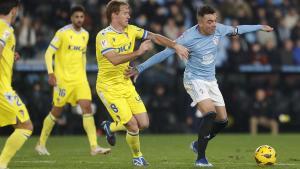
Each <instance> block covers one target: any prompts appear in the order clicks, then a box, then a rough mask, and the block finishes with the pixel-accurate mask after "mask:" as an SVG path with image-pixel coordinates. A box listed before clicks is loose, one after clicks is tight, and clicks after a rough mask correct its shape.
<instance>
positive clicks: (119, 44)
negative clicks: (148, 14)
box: [96, 0, 188, 166]
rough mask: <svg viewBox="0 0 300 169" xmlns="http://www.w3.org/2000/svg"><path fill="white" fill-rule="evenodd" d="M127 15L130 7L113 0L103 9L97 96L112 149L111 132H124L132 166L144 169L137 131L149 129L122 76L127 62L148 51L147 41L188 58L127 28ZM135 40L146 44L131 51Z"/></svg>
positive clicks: (137, 99)
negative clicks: (105, 113) (104, 18)
mask: <svg viewBox="0 0 300 169" xmlns="http://www.w3.org/2000/svg"><path fill="white" fill-rule="evenodd" d="M129 12H130V10H129V5H128V3H126V2H124V1H117V0H113V1H110V2H109V3H108V4H107V6H106V15H107V18H108V21H109V23H110V26H108V27H107V28H105V29H103V30H101V31H100V32H99V33H98V35H97V39H96V55H97V61H98V67H99V72H98V78H97V93H98V95H99V97H100V99H101V100H102V102H103V103H104V105H105V106H106V108H107V110H108V111H109V113H110V115H111V117H112V118H113V120H114V122H108V121H105V122H103V123H102V127H103V129H104V131H105V132H106V137H107V140H108V142H109V143H110V144H111V145H114V144H115V136H114V132H116V131H119V130H127V134H126V141H127V144H128V145H129V147H130V149H131V151H132V155H133V165H135V166H145V165H147V164H148V163H147V162H146V160H145V159H144V157H143V154H142V153H141V150H140V141H139V130H141V129H144V128H147V127H148V126H149V119H148V115H147V112H146V108H145V106H144V103H143V101H142V100H141V98H140V96H139V95H138V93H137V92H136V90H135V87H134V86H133V84H132V82H131V80H130V79H128V78H126V77H125V76H124V72H125V70H126V69H127V67H128V66H129V61H131V60H133V59H135V58H137V57H138V56H141V55H142V54H143V53H145V52H146V51H147V50H149V49H151V42H150V40H152V41H153V42H155V43H157V44H159V45H163V46H167V47H170V48H174V49H175V50H176V52H177V53H178V54H179V55H180V56H183V57H187V56H188V51H187V49H186V48H185V47H183V46H180V45H178V44H176V43H175V42H173V41H171V40H169V39H167V38H166V37H163V36H161V35H158V34H154V33H151V32H148V31H146V30H144V29H142V28H139V27H136V26H134V25H129V24H128V21H129V19H130V15H129ZM136 39H142V40H146V41H144V42H143V43H142V44H141V46H140V47H139V49H138V50H136V51H134V46H135V41H136Z"/></svg>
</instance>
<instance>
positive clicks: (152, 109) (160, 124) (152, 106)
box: [147, 83, 176, 133]
mask: <svg viewBox="0 0 300 169" xmlns="http://www.w3.org/2000/svg"><path fill="white" fill-rule="evenodd" d="M172 100H173V99H171V98H170V97H169V96H168V95H167V93H166V87H165V86H164V85H162V84H160V83H158V84H156V85H155V86H154V88H153V93H152V94H151V96H150V99H149V101H148V104H147V105H148V111H149V115H150V118H151V121H152V123H151V125H150V130H151V131H152V132H154V133H158V132H167V131H171V130H172V128H173V127H174V126H175V125H176V123H175V121H176V119H175V117H174V114H172V107H173V106H174V105H173V101H172Z"/></svg>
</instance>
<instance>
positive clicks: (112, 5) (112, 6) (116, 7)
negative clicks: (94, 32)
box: [106, 0, 129, 23]
mask: <svg viewBox="0 0 300 169" xmlns="http://www.w3.org/2000/svg"><path fill="white" fill-rule="evenodd" d="M122 5H127V6H129V4H128V3H127V2H125V1H120V0H112V1H110V2H109V3H108V4H107V5H106V17H107V21H108V23H111V14H112V13H119V12H120V7H121V6H122Z"/></svg>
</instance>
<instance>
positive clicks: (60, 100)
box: [53, 84, 74, 107]
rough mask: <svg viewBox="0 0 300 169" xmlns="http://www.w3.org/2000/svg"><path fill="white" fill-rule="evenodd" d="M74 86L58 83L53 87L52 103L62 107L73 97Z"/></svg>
mask: <svg viewBox="0 0 300 169" xmlns="http://www.w3.org/2000/svg"><path fill="white" fill-rule="evenodd" d="M73 89H74V87H72V86H68V85H66V84H58V85H57V86H55V87H54V88H53V105H54V106H56V107H63V106H64V105H65V104H67V103H68V102H70V99H72V98H73V97H74V92H73Z"/></svg>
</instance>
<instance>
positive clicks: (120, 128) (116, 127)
mask: <svg viewBox="0 0 300 169" xmlns="http://www.w3.org/2000/svg"><path fill="white" fill-rule="evenodd" d="M109 128H110V131H111V132H116V131H125V130H126V127H125V126H124V125H123V124H122V123H120V122H117V121H114V122H112V123H110V126H109Z"/></svg>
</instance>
